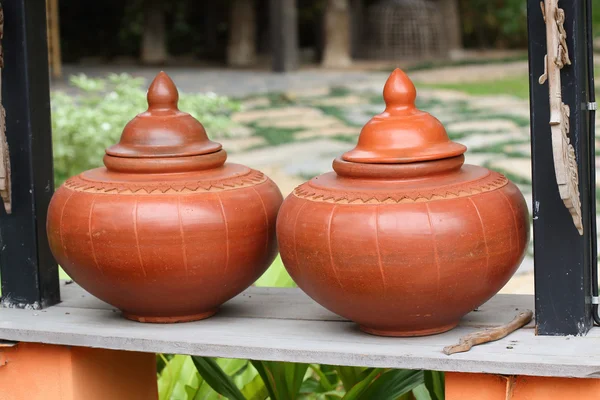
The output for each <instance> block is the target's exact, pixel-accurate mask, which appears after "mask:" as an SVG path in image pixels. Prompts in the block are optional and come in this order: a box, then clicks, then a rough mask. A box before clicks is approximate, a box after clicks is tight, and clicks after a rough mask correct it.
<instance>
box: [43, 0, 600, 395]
mask: <svg viewBox="0 0 600 400" xmlns="http://www.w3.org/2000/svg"><path fill="white" fill-rule="evenodd" d="M593 6H594V15H593V20H594V30H595V32H596V33H598V34H600V0H593ZM48 8H49V16H50V20H49V37H50V40H49V44H50V58H49V63H50V66H51V72H52V75H53V79H52V83H51V86H52V92H51V102H52V128H53V132H52V135H53V151H54V168H55V184H56V185H57V186H58V185H60V184H61V183H62V182H63V181H64V180H65V179H66V178H67V177H69V176H72V175H74V174H77V173H79V172H81V171H83V170H86V169H89V168H93V167H97V166H100V165H102V156H103V154H104V149H105V148H106V147H107V146H109V145H111V144H113V143H115V142H117V141H118V138H119V136H120V134H121V131H122V129H123V127H124V126H125V124H126V123H127V121H129V120H130V119H131V118H133V117H134V116H135V114H137V113H139V112H142V111H144V110H145V101H146V100H145V90H146V87H147V85H148V84H149V82H150V79H151V78H152V77H153V76H154V75H155V74H156V72H158V71H159V70H165V71H166V72H167V73H168V74H169V75H170V76H171V78H172V79H173V80H174V81H175V83H176V85H177V86H178V87H179V89H180V92H181V94H180V104H179V107H180V109H181V110H183V111H186V112H189V113H191V114H192V115H194V116H195V117H196V118H198V119H199V120H200V121H201V122H202V123H203V124H204V126H205V128H206V130H207V132H208V134H209V136H210V137H211V138H212V139H213V140H216V141H219V142H221V143H222V144H223V146H224V148H225V149H227V151H228V153H229V161H232V162H239V163H243V164H246V165H248V166H251V167H254V168H257V169H260V170H261V171H263V172H265V173H266V174H267V175H269V176H270V177H271V178H272V179H273V180H274V181H275V182H276V183H277V184H278V185H279V187H280V188H281V190H282V192H283V194H284V196H286V195H288V194H289V193H290V192H291V191H292V190H293V189H294V188H295V187H296V186H297V185H299V184H300V183H302V182H303V181H305V180H307V179H310V178H312V177H313V176H315V175H318V174H321V173H323V172H326V171H329V170H331V161H332V160H333V158H334V157H336V156H337V155H339V154H341V153H343V152H344V151H347V150H349V149H350V148H352V147H353V145H354V143H355V142H356V139H357V137H358V134H359V132H360V129H361V127H362V126H363V125H364V124H365V123H366V122H367V121H368V120H369V119H370V118H371V117H372V116H373V115H374V114H377V113H379V112H381V111H383V109H384V104H383V99H382V96H381V91H382V87H383V84H384V82H385V79H386V78H387V75H388V74H389V73H390V72H391V71H392V69H393V68H395V67H397V66H399V67H401V68H403V69H404V70H405V71H406V72H407V73H408V74H409V76H410V77H411V78H412V79H413V80H414V82H415V85H416V86H417V90H418V106H419V107H420V108H421V109H423V110H425V111H428V112H430V113H431V114H432V115H434V116H436V117H437V118H438V119H440V120H441V121H442V123H444V125H445V126H446V129H447V131H448V133H449V135H450V137H451V138H452V139H453V140H456V141H459V142H461V143H463V144H465V145H466V146H467V147H468V152H467V155H466V158H467V163H471V164H477V165H482V166H485V167H489V168H493V169H495V170H497V171H500V172H502V173H504V174H505V175H507V176H508V177H509V178H510V179H511V180H513V181H514V182H515V183H517V184H518V185H519V187H520V188H521V190H522V191H523V193H524V194H525V196H526V198H527V200H528V205H529V207H530V210H531V204H530V203H531V162H530V153H531V151H530V139H529V135H530V132H529V97H528V96H529V87H528V85H529V80H528V64H527V48H526V47H527V27H526V2H525V1H523V0H297V1H296V12H297V24H298V26H297V28H298V29H297V30H298V40H297V43H296V45H297V47H298V54H299V68H298V69H297V70H296V71H290V72H286V73H275V72H271V65H272V56H273V55H272V51H271V47H272V46H271V32H270V26H271V25H270V21H269V1H268V0H228V1H204V2H199V1H194V0H173V1H170V2H162V1H159V0H130V1H116V0H105V1H102V2H82V1H76V0H60V1H56V0H48ZM540 12H541V11H540ZM400 27H402V28H400ZM340 32H342V34H341V35H340ZM596 44H597V45H598V49H599V50H600V41H599V42H598V43H596V41H595V45H596ZM595 47H596V46H595ZM596 58H597V59H598V60H600V58H598V57H596ZM540 62H542V60H540ZM598 147H599V146H598V145H597V148H598ZM64 277H65V278H66V276H64ZM256 285H258V286H279V287H287V286H293V285H294V283H293V281H292V280H291V279H290V277H289V275H287V273H286V272H285V269H284V268H283V265H282V264H281V261H280V260H279V259H277V260H276V261H275V263H274V264H273V265H272V266H271V268H270V269H269V270H268V271H267V272H266V273H265V275H264V276H263V277H261V278H260V279H259V281H258V282H257V283H256ZM503 292H504V293H526V294H532V293H533V258H532V254H531V250H530V251H529V254H528V256H527V257H526V259H525V260H524V262H523V264H522V266H521V268H520V269H519V271H518V272H517V274H516V275H515V277H514V278H513V279H512V280H511V281H510V282H509V283H508V284H507V286H506V287H505V288H504V289H503ZM157 376H158V382H159V392H160V398H161V400H165V399H217V398H230V399H244V398H247V399H256V400H259V399H266V398H270V399H272V400H280V399H336V398H344V399H417V400H423V399H442V398H443V375H442V374H439V373H434V372H428V371H407V370H387V369H372V368H370V369H367V368H354V367H337V366H327V365H304V364H291V363H276V362H255V361H252V362H251V361H248V360H228V359H218V360H215V359H208V358H201V357H189V356H183V355H158V356H157Z"/></svg>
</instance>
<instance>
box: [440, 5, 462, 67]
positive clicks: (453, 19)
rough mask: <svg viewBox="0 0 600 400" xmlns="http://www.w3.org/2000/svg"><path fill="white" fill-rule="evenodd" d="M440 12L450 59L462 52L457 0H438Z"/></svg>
mask: <svg viewBox="0 0 600 400" xmlns="http://www.w3.org/2000/svg"><path fill="white" fill-rule="evenodd" d="M439 1H440V11H441V13H442V17H443V19H444V24H445V28H446V29H445V31H446V34H445V35H444V37H445V40H446V44H447V49H448V53H449V55H450V56H451V57H452V56H453V55H455V54H458V53H460V52H461V51H462V48H463V46H462V29H461V26H460V10H459V7H458V0H439Z"/></svg>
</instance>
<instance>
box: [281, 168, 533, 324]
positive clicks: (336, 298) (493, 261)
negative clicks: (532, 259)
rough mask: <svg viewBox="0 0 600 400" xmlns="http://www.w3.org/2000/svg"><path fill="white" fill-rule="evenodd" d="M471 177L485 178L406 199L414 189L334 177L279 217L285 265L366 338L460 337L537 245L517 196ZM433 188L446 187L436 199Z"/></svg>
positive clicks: (311, 185) (305, 190) (288, 203)
mask: <svg viewBox="0 0 600 400" xmlns="http://www.w3.org/2000/svg"><path fill="white" fill-rule="evenodd" d="M466 167H469V168H471V169H472V170H470V172H469V173H468V174H466V175H469V174H470V175H472V176H474V175H477V174H479V175H478V176H480V177H478V178H477V179H474V180H471V182H469V183H468V184H458V185H456V184H455V185H454V187H453V188H451V189H444V184H443V183H440V182H439V181H440V180H439V179H435V177H434V178H433V179H432V178H428V179H422V180H421V183H420V185H421V188H420V189H418V190H416V191H415V190H413V191H408V192H407V191H406V190H405V189H404V188H405V187H406V186H411V185H412V184H411V183H408V184H407V183H406V182H404V183H403V182H400V183H398V182H393V181H389V182H369V181H367V180H360V179H353V180H344V179H341V178H339V177H335V174H325V175H324V176H321V177H318V178H315V179H313V181H311V182H307V183H305V184H304V185H302V186H300V187H299V188H298V189H296V191H295V192H294V193H293V194H292V195H290V196H289V197H288V198H287V199H286V200H285V202H284V204H283V206H282V208H281V210H280V213H279V217H278V222H277V235H278V240H279V247H280V253H281V257H282V260H283V263H284V265H285V266H286V268H287V270H288V272H289V273H290V275H291V276H292V278H293V279H294V281H295V282H296V283H297V284H298V286H299V287H300V288H302V289H303V290H304V291H305V292H306V293H307V294H308V295H309V296H311V297H312V298H313V299H314V300H315V301H317V302H318V303H319V304H321V305H323V306H324V307H326V308H328V309H329V310H331V311H333V312H334V313H336V314H339V315H341V316H343V317H345V318H348V319H350V320H352V321H355V322H356V323H358V324H359V325H360V326H361V329H363V330H364V331H366V332H369V333H373V334H378V335H386V336H418V335H427V334H433V333H439V332H443V331H446V330H449V329H451V328H453V327H454V326H456V325H457V324H458V322H459V320H460V318H461V317H462V316H464V315H465V314H467V313H468V312H470V311H472V310H474V309H475V308H477V307H478V306H480V305H481V304H483V303H484V302H485V301H487V300H488V299H490V298H491V297H492V296H493V295H494V294H496V293H497V292H498V291H499V290H500V289H501V288H502V287H503V286H504V284H506V282H507V281H508V280H509V279H510V277H511V276H512V275H513V274H514V272H515V271H516V269H517V268H518V266H519V264H520V263H521V261H522V259H523V257H524V255H525V251H526V247H527V243H528V241H529V219H528V211H527V206H526V203H525V200H524V198H523V196H522V194H521V192H520V191H519V190H518V188H517V187H516V186H515V185H513V184H512V183H510V182H509V181H508V180H506V178H504V177H502V176H501V175H500V174H496V173H494V172H490V171H487V170H484V169H483V168H478V167H471V166H466ZM451 175H452V174H449V175H448V177H447V179H446V181H447V182H450V181H452V180H453V179H454V178H452V176H451ZM463 175H465V174H463ZM466 175H465V176H466ZM481 177H483V178H481ZM479 178H481V179H479ZM427 181H432V183H431V187H436V182H437V184H439V186H438V187H437V188H436V189H435V190H434V191H433V192H432V191H429V189H427V188H426V187H427V186H430V184H429V183H427ZM319 182H322V183H319ZM340 182H341V183H340ZM329 184H331V185H332V186H333V187H331V188H330V189H331V190H330V189H328V187H327V186H328V185H329ZM417 185H419V183H418V182H417ZM461 185H463V187H462V188H461ZM353 186H361V187H362V189H360V188H357V189H352V187H353ZM395 186H397V187H398V189H397V190H395V189H394V187H395ZM413 186H414V185H413ZM380 188H381V191H380V192H379V193H377V190H379V189H380ZM383 188H388V190H389V192H388V193H387V194H384V193H385V192H384V189H383ZM370 191H373V195H370V194H369V192H370ZM409 192H410V193H412V194H410V193H409ZM407 193H409V194H407Z"/></svg>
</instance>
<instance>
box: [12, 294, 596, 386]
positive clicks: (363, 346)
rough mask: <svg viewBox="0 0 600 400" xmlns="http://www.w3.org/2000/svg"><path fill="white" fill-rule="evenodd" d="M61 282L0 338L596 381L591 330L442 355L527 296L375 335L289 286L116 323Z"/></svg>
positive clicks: (16, 314)
mask: <svg viewBox="0 0 600 400" xmlns="http://www.w3.org/2000/svg"><path fill="white" fill-rule="evenodd" d="M67 286H69V288H68V289H67V288H65V289H64V290H63V298H65V302H64V303H63V304H61V305H60V306H54V307H50V308H47V309H45V310H41V311H34V310H18V309H0V339H4V340H14V341H27V342H41V343H51V344H59V345H75V346H87V347H100V348H108V349H116V350H130V351H142V352H162V353H179V354H194V355H203V356H214V357H231V358H250V359H262V360H273V361H295V362H307V363H327V364H338V365H354V366H369V367H391V368H411V369H433V370H443V371H457V372H483V373H496V374H517V375H538V376H563V377H595V378H596V377H600V330H598V329H594V330H592V331H591V332H590V334H589V335H588V336H586V337H536V336H535V335H534V330H533V329H522V330H519V331H517V332H515V333H514V334H512V335H509V336H508V337H507V338H505V339H503V340H500V341H497V342H493V343H489V344H485V345H481V346H477V347H475V348H473V349H472V350H471V351H469V352H467V353H461V354H455V355H452V356H446V355H444V354H443V353H442V349H443V348H444V346H447V345H449V344H453V343H456V342H457V341H458V339H459V337H460V336H463V335H465V334H468V333H471V332H473V331H475V330H478V329H481V327H482V326H494V324H496V325H497V324H499V323H505V322H506V321H508V320H510V319H512V317H513V316H514V315H515V314H516V313H517V310H516V309H517V308H519V309H521V308H527V307H531V306H532V302H533V299H532V297H531V296H512V295H499V296H496V297H495V298H494V299H492V300H490V301H489V302H488V303H486V304H485V305H484V306H482V307H481V309H480V310H479V311H476V312H472V313H470V314H469V315H468V316H467V317H465V319H464V321H463V323H462V324H461V325H460V326H459V327H458V328H456V329H454V330H452V331H450V332H447V333H444V334H440V335H433V336H427V337H422V338H383V337H377V336H371V335H368V334H365V333H363V332H360V331H359V330H358V328H357V326H356V325H355V324H354V323H352V322H348V321H344V320H342V319H341V318H339V317H337V316H335V315H333V314H331V313H329V312H328V311H326V310H324V309H323V308H322V307H320V306H319V305H317V304H316V303H314V302H313V301H312V300H311V299H310V298H308V297H307V296H306V295H305V294H303V293H302V292H301V291H300V290H298V289H272V288H251V289H249V290H248V291H246V292H245V293H244V295H241V296H238V297H237V298H236V299H234V300H232V301H230V302H229V303H227V304H226V305H224V306H223V308H222V310H221V312H220V313H219V314H217V315H216V316H214V317H212V318H209V319H207V320H204V321H197V322H192V323H184V324H173V325H155V324H141V323H138V322H133V321H128V320H125V319H123V318H122V317H121V315H120V313H119V312H118V311H116V310H113V309H112V308H111V307H110V306H108V305H106V304H104V303H102V302H100V301H98V300H96V299H93V298H92V297H91V296H89V295H87V294H86V293H85V292H83V291H82V290H81V289H79V288H77V287H76V286H74V284H73V286H72V287H71V285H67ZM81 296H84V297H81ZM78 304H81V305H82V306H83V307H78Z"/></svg>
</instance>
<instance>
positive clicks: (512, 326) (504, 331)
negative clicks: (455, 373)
mask: <svg viewBox="0 0 600 400" xmlns="http://www.w3.org/2000/svg"><path fill="white" fill-rule="evenodd" d="M532 318H533V311H531V310H527V311H524V312H522V313H520V314H519V315H517V316H516V317H515V319H513V320H512V321H510V322H509V323H508V324H505V325H502V326H498V327H495V328H490V329H486V330H483V331H479V332H473V333H470V334H468V335H465V336H463V337H461V338H460V340H459V341H458V344H453V345H452V346H446V347H444V354H446V355H450V354H454V353H462V352H465V351H469V350H471V347H473V346H477V345H478V344H482V343H488V342H493V341H495V340H498V339H502V338H503V337H505V336H506V335H508V334H510V333H512V332H514V331H516V330H517V329H519V328H522V327H524V326H525V325H527V324H528V323H529V322H531V319H532Z"/></svg>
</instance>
